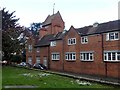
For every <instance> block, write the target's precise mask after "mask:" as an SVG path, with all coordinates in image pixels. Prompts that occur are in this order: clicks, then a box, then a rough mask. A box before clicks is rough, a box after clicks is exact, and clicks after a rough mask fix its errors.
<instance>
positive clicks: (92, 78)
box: [45, 71, 120, 86]
mask: <svg viewBox="0 0 120 90" xmlns="http://www.w3.org/2000/svg"><path fill="white" fill-rule="evenodd" d="M45 72H49V73H54V74H59V75H62V76H67V77H72V78H76V79H81V80H89V81H95V82H100V83H105V84H112V85H119V86H120V79H117V78H107V77H98V76H92V75H83V74H74V73H66V72H57V71H45Z"/></svg>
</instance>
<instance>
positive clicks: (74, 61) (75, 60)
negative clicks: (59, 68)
mask: <svg viewBox="0 0 120 90" xmlns="http://www.w3.org/2000/svg"><path fill="white" fill-rule="evenodd" d="M66 61H68V62H75V61H76V60H66Z"/></svg>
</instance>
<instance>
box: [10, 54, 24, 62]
mask: <svg viewBox="0 0 120 90" xmlns="http://www.w3.org/2000/svg"><path fill="white" fill-rule="evenodd" d="M21 60H22V58H21V56H20V55H13V56H12V57H11V62H16V63H20V62H21Z"/></svg>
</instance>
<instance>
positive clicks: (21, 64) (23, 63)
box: [18, 62, 26, 67]
mask: <svg viewBox="0 0 120 90" xmlns="http://www.w3.org/2000/svg"><path fill="white" fill-rule="evenodd" d="M18 65H19V66H24V67H25V66H26V62H21V63H20V64H18Z"/></svg>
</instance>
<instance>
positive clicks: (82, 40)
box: [81, 36, 88, 44]
mask: <svg viewBox="0 0 120 90" xmlns="http://www.w3.org/2000/svg"><path fill="white" fill-rule="evenodd" d="M81 43H82V44H87V43H88V36H83V37H81Z"/></svg>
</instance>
